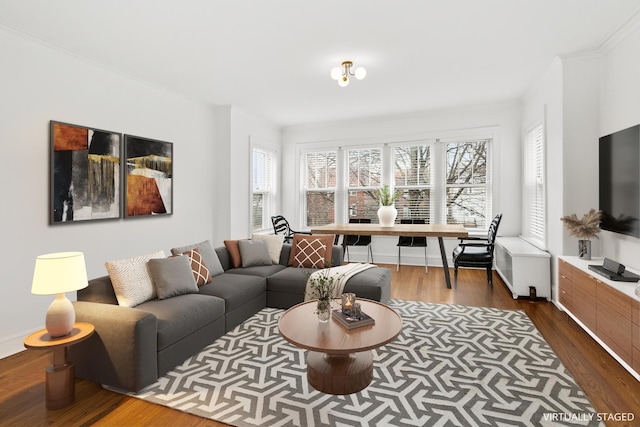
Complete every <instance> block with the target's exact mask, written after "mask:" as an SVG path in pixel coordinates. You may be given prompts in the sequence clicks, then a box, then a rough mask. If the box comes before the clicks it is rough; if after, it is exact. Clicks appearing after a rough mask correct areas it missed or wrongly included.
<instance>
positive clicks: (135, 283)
mask: <svg viewBox="0 0 640 427" xmlns="http://www.w3.org/2000/svg"><path fill="white" fill-rule="evenodd" d="M152 258H164V252H163V251H158V252H154V253H151V254H146V255H141V256H137V257H133V258H127V259H119V260H114V261H107V262H106V263H105V267H106V268H107V272H108V273H109V277H111V282H112V284H113V290H114V291H115V294H116V298H117V299H118V304H119V305H121V306H123V307H135V306H136V305H138V304H141V303H143V302H145V301H149V300H151V299H154V298H156V296H157V294H156V288H155V286H153V280H152V279H151V275H150V274H149V269H148V266H147V262H148V261H149V260H150V259H152Z"/></svg>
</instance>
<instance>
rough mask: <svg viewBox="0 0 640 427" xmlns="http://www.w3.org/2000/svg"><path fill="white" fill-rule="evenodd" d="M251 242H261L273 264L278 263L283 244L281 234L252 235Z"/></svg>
mask: <svg viewBox="0 0 640 427" xmlns="http://www.w3.org/2000/svg"><path fill="white" fill-rule="evenodd" d="M251 240H263V241H264V242H265V243H266V244H267V250H268V251H269V256H270V257H271V262H272V263H273V264H279V263H280V253H281V252H282V245H283V244H284V235H282V234H254V235H253V236H251Z"/></svg>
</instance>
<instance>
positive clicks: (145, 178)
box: [124, 135, 173, 218]
mask: <svg viewBox="0 0 640 427" xmlns="http://www.w3.org/2000/svg"><path fill="white" fill-rule="evenodd" d="M124 145H125V156H126V162H125V182H126V187H125V188H126V197H125V218H131V217H143V216H150V215H171V214H173V144H172V143H170V142H163V141H157V140H154V139H149V138H141V137H138V136H131V135H125V136H124Z"/></svg>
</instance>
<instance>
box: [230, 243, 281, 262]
mask: <svg viewBox="0 0 640 427" xmlns="http://www.w3.org/2000/svg"><path fill="white" fill-rule="evenodd" d="M238 247H239V248H240V258H242V266H243V267H255V266H258V265H272V264H273V263H272V262H271V256H269V250H268V249H267V244H266V243H265V242H264V241H262V240H239V241H238Z"/></svg>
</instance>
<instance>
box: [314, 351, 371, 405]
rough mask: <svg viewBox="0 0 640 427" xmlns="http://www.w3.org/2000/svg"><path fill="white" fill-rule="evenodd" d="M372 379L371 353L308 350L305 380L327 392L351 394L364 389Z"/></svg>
mask: <svg viewBox="0 0 640 427" xmlns="http://www.w3.org/2000/svg"><path fill="white" fill-rule="evenodd" d="M372 379H373V353H372V352H371V351H363V352H360V353H351V354H345V355H331V354H326V353H319V352H315V351H309V353H308V354H307V380H308V381H309V384H311V385H312V386H313V388H315V389H316V390H318V391H321V392H323V393H327V394H338V395H344V394H351V393H356V392H358V391H360V390H363V389H365V388H366V387H367V386H368V385H369V384H370V383H371V380H372Z"/></svg>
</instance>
